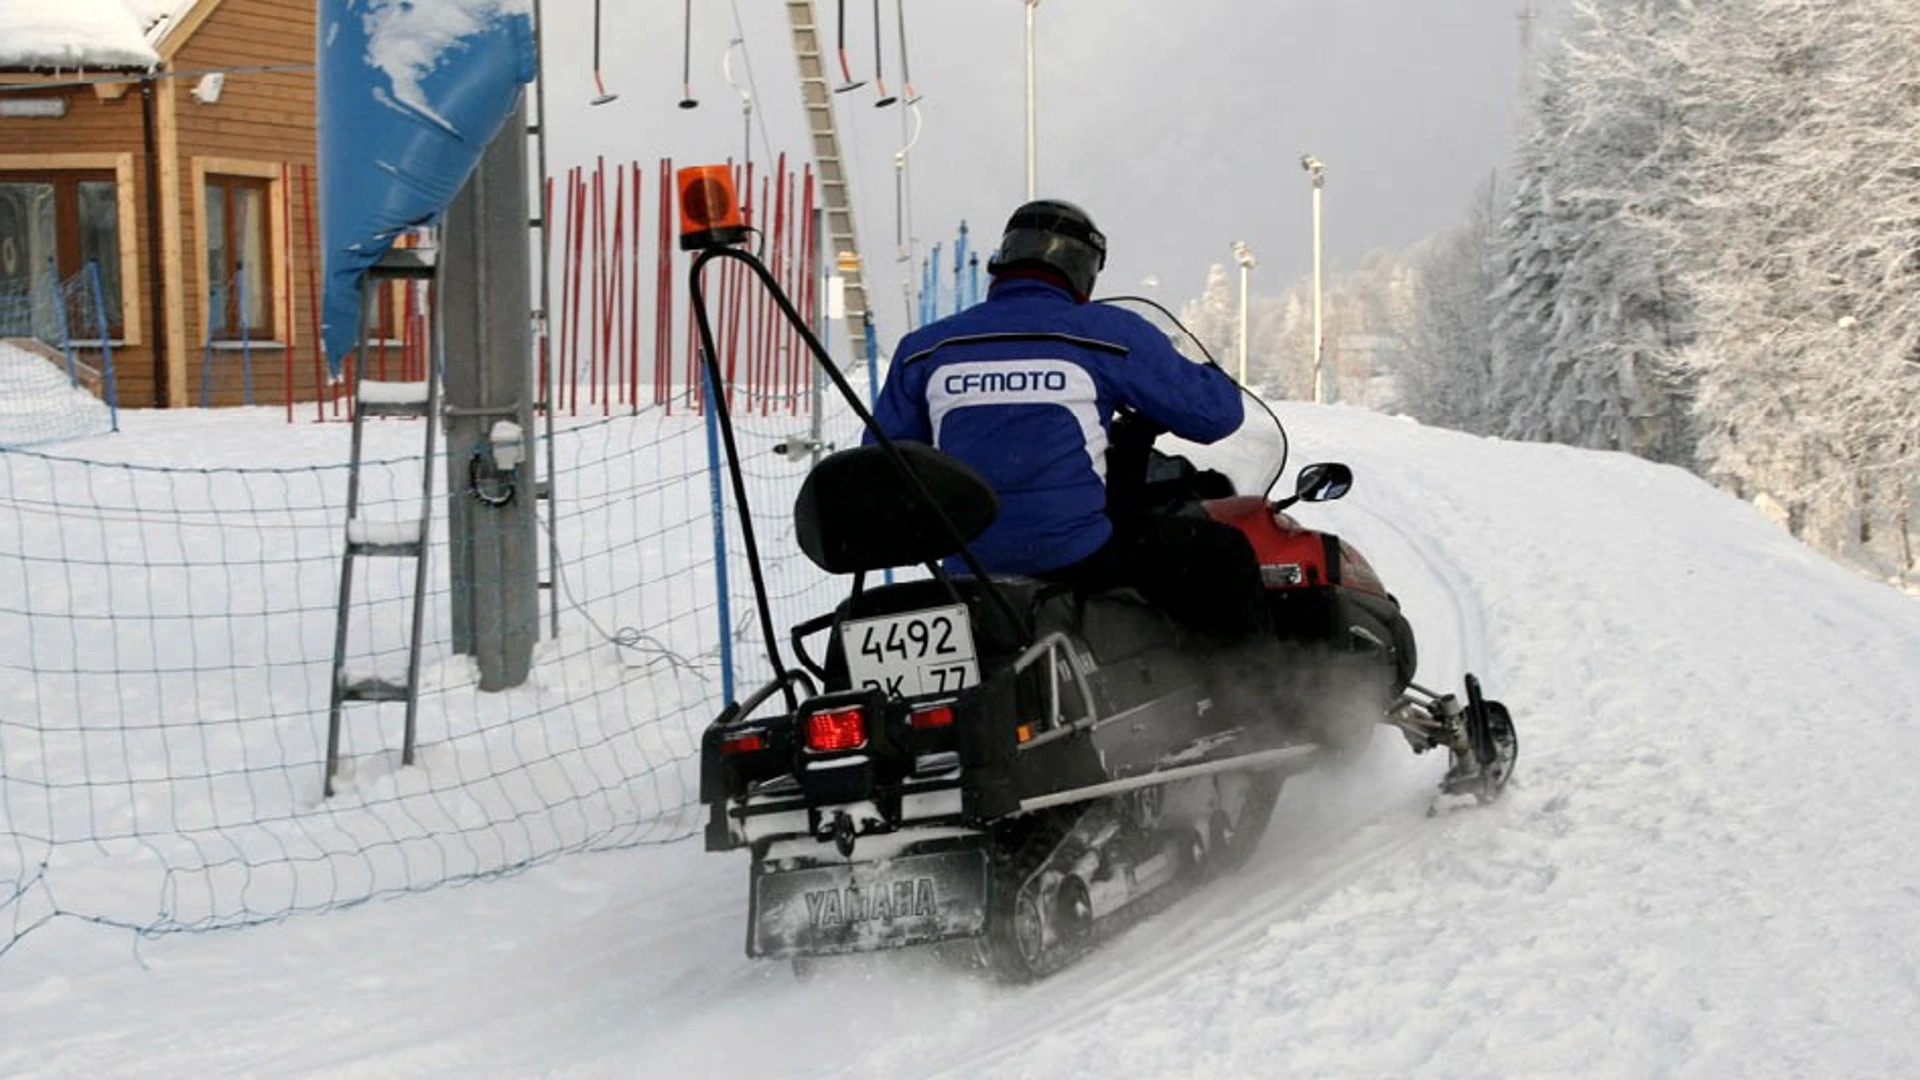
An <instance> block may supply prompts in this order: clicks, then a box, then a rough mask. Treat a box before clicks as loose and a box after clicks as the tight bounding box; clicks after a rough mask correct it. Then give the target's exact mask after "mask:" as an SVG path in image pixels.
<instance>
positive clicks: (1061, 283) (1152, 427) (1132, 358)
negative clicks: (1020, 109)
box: [874, 199, 1270, 647]
mask: <svg viewBox="0 0 1920 1080" xmlns="http://www.w3.org/2000/svg"><path fill="white" fill-rule="evenodd" d="M1106 257H1107V241H1106V237H1105V236H1104V235H1103V234H1102V233H1101V232H1100V230H1099V229H1098V228H1096V227H1095V226H1094V223H1093V219H1092V218H1091V217H1089V216H1088V215H1087V213H1086V211H1084V210H1082V209H1080V208H1079V207H1077V206H1075V205H1073V204H1072V203H1068V202H1063V201H1060V200H1055V199H1042V200H1038V201H1035V202H1029V203H1027V204H1025V205H1023V206H1021V207H1020V208H1019V209H1017V210H1015V211H1014V213H1013V216H1012V217H1011V218H1009V219H1008V221H1007V227H1006V230H1005V233H1004V235H1003V236H1002V237H1001V240H1000V247H999V250H998V251H996V252H995V253H994V255H993V257H992V259H991V260H989V262H988V264H987V272H988V273H989V274H990V275H992V277H993V283H992V285H991V287H990V288H989V289H988V290H987V298H986V300H985V302H983V303H981V304H979V305H977V306H975V307H973V308H970V309H968V310H966V311H962V312H959V313H957V314H955V315H951V316H948V317H947V318H944V319H941V320H939V321H937V322H934V323H930V324H928V325H927V326H923V327H921V328H920V329H918V330H915V331H913V332H912V333H910V334H908V335H907V336H906V337H904V338H902V339H901V341H900V345H899V348H898V349H896V350H895V352H894V363H893V366H892V368H891V370H890V371H889V373H888V376H887V381H886V385H885V387H884V388H883V389H882V391H881V393H880V398H879V401H878V403H877V404H876V406H875V408H874V416H875V418H876V419H877V420H878V422H879V426H880V428H881V430H883V431H885V432H886V434H887V436H888V437H889V438H892V439H901V440H913V441H918V442H923V443H929V444H931V445H934V446H936V447H938V448H939V449H940V450H943V451H945V452H946V453H949V454H952V455H953V456H954V457H957V458H959V459H960V460H961V461H963V462H965V463H966V464H967V465H969V466H971V467H972V468H973V469H974V470H975V471H977V472H979V473H980V474H981V475H982V476H983V477H985V478H986V480H987V481H988V483H990V484H991V485H992V486H993V489H994V491H995V492H996V493H997V494H998V495H999V498H1000V516H999V518H998V519H997V520H996V521H995V522H994V523H993V525H992V526H991V527H989V528H988V529H987V531H986V532H985V533H984V534H982V535H981V536H980V537H979V539H978V540H977V541H975V542H974V544H973V550H974V553H975V554H976V555H977V556H978V557H979V560H980V562H981V563H982V564H983V565H984V566H985V567H986V568H987V569H988V570H989V571H992V572H995V573H1001V574H1021V575H1027V576H1031V577H1037V578H1042V579H1046V580H1052V581H1061V582H1069V583H1073V584H1077V585H1083V586H1086V587H1089V588H1107V587H1112V586H1116V585H1129V586H1132V587H1134V588H1137V589H1138V590H1140V592H1141V593H1142V595H1144V596H1145V597H1146V598H1147V599H1148V600H1149V601H1150V602H1152V603H1154V604H1156V605H1158V606H1160V607H1161V608H1162V609H1163V610H1165V611H1167V612H1168V613H1169V614H1170V615H1172V616H1173V617H1174V618H1175V619H1176V620H1178V621H1179V622H1180V623H1182V624H1184V625H1185V626H1187V627H1188V628H1189V629H1190V630H1194V631H1197V632H1199V633H1200V634H1201V635H1203V636H1204V637H1205V638H1207V639H1210V641H1211V643H1213V644H1215V645H1218V646H1221V647H1231V646H1234V645H1236V644H1239V643H1242V642H1246V641H1249V640H1253V639H1256V638H1258V637H1260V636H1262V635H1263V634H1265V633H1266V632H1267V631H1268V629H1269V627H1270V616H1269V615H1268V612H1267V610H1266V606H1265V604H1264V601H1263V600H1262V592H1261V584H1260V577H1259V569H1258V566H1257V563H1256V561H1255V558H1254V555H1253V551H1252V548H1251V547H1250V546H1249V545H1248V542H1247V540H1246V538H1245V536H1244V535H1242V534H1241V533H1240V532H1239V531H1238V530H1236V529H1234V528H1232V527H1229V526H1226V525H1221V524H1217V523H1215V522H1213V521H1210V520H1208V519H1206V518H1204V517H1196V516H1180V515H1176V514H1170V513H1158V512H1152V511H1148V510H1145V509H1143V508H1142V507H1141V506H1140V505H1139V502H1140V500H1139V499H1138V498H1136V497H1135V496H1136V495H1137V493H1138V492H1139V491H1140V490H1141V485H1142V484H1143V483H1144V477H1143V476H1141V475H1136V474H1137V473H1140V472H1143V471H1144V469H1145V465H1146V458H1147V454H1146V448H1147V444H1148V443H1150V442H1151V440H1152V437H1153V435H1154V434H1156V433H1157V432H1159V431H1171V432H1173V433H1174V434H1176V435H1179V436H1180V437H1182V438H1185V439H1189V440H1192V441H1194V442H1199V443H1211V442H1214V441H1216V440H1219V439H1221V438H1224V437H1225V436H1227V435H1228V434H1230V433H1232V432H1233V431H1234V430H1235V429H1236V428H1238V427H1239V426H1240V423H1241V420H1242V418H1243V414H1242V406H1241V400H1240V389H1239V387H1238V386H1236V385H1235V384H1234V382H1233V380H1232V379H1230V378H1228V377H1227V375H1226V374H1225V373H1224V372H1222V371H1220V370H1219V369H1218V368H1216V367H1213V366H1211V365H1205V364H1197V363H1194V362H1192V361H1190V360H1188V359H1187V358H1186V357H1184V356H1182V355H1181V354H1180V353H1179V352H1177V351H1175V350H1174V348H1173V346H1172V345H1171V344H1170V343H1169V341H1168V339H1167V337H1166V335H1164V334H1163V333H1161V332H1160V331H1159V330H1158V329H1156V328H1155V327H1154V326H1153V324H1151V323H1149V322H1147V321H1146V320H1145V319H1143V318H1141V317H1140V316H1138V315H1135V314H1134V313H1132V312H1129V311H1125V310H1122V309H1120V308H1117V307H1112V306H1109V305H1106V304H1094V303H1088V298H1089V296H1090V295H1091V293H1092V291H1093V284H1094V279H1095V278H1096V277H1097V275H1098V274H1099V272H1100V270H1101V269H1102V268H1103V267H1104V266H1105V265H1106ZM1110 449H1111V451H1112V452H1111V453H1110ZM1110 467H1111V468H1112V469H1113V470H1114V471H1115V472H1116V475H1109V470H1110ZM1119 474H1125V475H1119Z"/></svg>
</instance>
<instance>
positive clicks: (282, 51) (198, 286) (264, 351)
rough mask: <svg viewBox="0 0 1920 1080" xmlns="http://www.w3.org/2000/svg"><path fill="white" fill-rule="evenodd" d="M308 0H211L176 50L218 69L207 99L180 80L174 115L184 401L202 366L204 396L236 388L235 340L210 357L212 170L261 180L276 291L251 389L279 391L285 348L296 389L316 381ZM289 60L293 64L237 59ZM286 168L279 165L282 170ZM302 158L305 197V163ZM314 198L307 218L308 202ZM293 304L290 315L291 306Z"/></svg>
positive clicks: (283, 387) (306, 392) (188, 62)
mask: <svg viewBox="0 0 1920 1080" xmlns="http://www.w3.org/2000/svg"><path fill="white" fill-rule="evenodd" d="M314 8H315V6H314V4H313V2H312V0H218V2H217V3H214V4H213V5H212V6H211V7H210V9H209V10H208V11H207V13H206V15H205V18H204V20H203V21H201V23H200V25H199V26H198V27H197V28H195V29H194V30H193V33H192V35H191V36H190V37H188V38H187V39H186V41H185V43H184V44H182V45H181V46H180V47H179V49H178V51H177V52H176V53H175V54H174V56H173V58H172V66H173V67H174V68H175V69H176V70H182V71H199V70H226V71H230V72H231V73H230V74H228V75H227V76H226V81H225V85H224V86H223V87H222V88H221V93H220V99H219V100H218V101H217V102H213V103H210V104H207V103H202V102H199V101H196V100H194V99H193V97H192V96H191V95H190V94H188V93H187V92H186V91H187V89H188V88H186V87H183V88H181V90H180V92H179V94H178V97H177V99H176V102H175V108H174V116H175V121H176V124H175V127H176V138H177V140H178V148H179V161H178V168H179V177H180V196H179V215H180V222H181V240H182V243H181V252H180V255H181V258H180V264H181V266H180V270H181V289H182V303H181V304H180V305H179V306H178V307H177V308H176V310H179V311H180V313H181V329H182V332H183V335H184V338H185V350H184V351H185V360H186V363H185V368H186V370H185V372H184V375H185V380H184V385H185V391H186V401H185V403H186V404H189V405H197V404H199V403H200V400H201V396H202V385H201V381H202V372H203V370H205V369H207V368H208V367H209V366H210V367H211V374H210V375H209V377H208V378H207V385H206V387H205V390H206V392H207V393H206V396H207V399H208V401H209V402H211V403H213V404H238V403H240V402H241V401H242V400H243V394H242V384H243V380H244V370H243V363H242V354H241V351H240V350H239V349H237V348H230V347H224V346H221V345H216V346H215V347H214V349H213V351H212V363H211V365H209V364H208V363H207V355H208V349H207V329H206V327H207V297H208V284H209V282H208V275H207V253H206V250H207V249H206V242H207V241H206V236H207V233H206V228H207V226H206V220H205V217H206V189H205V178H206V177H207V176H208V175H238V176H249V177H256V178H259V179H264V180H267V181H268V182H269V199H268V201H269V203H270V206H269V221H270V228H269V234H270V247H271V248H272V250H273V262H274V265H273V266H272V267H271V268H270V280H271V281H272V283H273V286H274V290H275V295H274V297H273V305H274V311H275V317H274V320H273V321H274V324H275V326H276V330H277V333H276V335H275V340H274V341H273V342H272V343H269V344H265V345H262V346H258V347H256V348H254V349H253V350H252V352H253V364H252V368H253V371H252V374H253V400H254V401H255V402H256V403H260V404H271V403H277V402H281V401H284V400H286V395H287V372H288V366H289V365H288V358H289V352H291V359H292V365H291V367H292V372H293V387H292V389H293V394H294V396H295V397H296V398H298V399H301V400H311V399H312V397H313V395H314V391H315V378H316V377H315V352H314V350H315V342H316V340H317V338H316V335H315V332H314V331H315V315H314V311H313V305H312V303H311V296H312V293H313V289H312V285H313V281H312V278H313V275H314V274H315V273H317V271H318V268H319V265H320V260H319V257H318V255H317V253H315V252H312V251H310V250H309V248H308V246H307V241H306V237H307V234H308V232H309V231H311V232H312V234H313V236H314V238H315V240H316V242H317V241H318V239H319V233H320V227H319V221H318V216H319V211H320V207H319V197H320V192H319V177H318V175H317V171H316V168H315V166H316V163H317V160H318V150H319V147H318V144H317V137H316V123H315V112H314V101H315V95H314V77H313V73H312V71H311V70H310V69H311V66H312V64H313V62H314ZM268 66H297V67H304V68H307V69H309V70H303V71H293V72H278V71H275V72H249V71H244V70H235V69H244V68H252V67H268ZM283 168H284V172H283V171H282V170H283ZM302 168H304V169H305V170H307V185H306V187H307V191H306V196H307V198H306V199H304V200H303V198H302V190H301V170H302ZM308 201H310V202H311V206H312V213H313V218H314V220H312V221H309V220H308V216H307V209H306V206H305V205H304V203H306V202H308ZM289 304H290V305H291V315H292V318H291V319H290V320H289V318H288V311H289Z"/></svg>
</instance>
